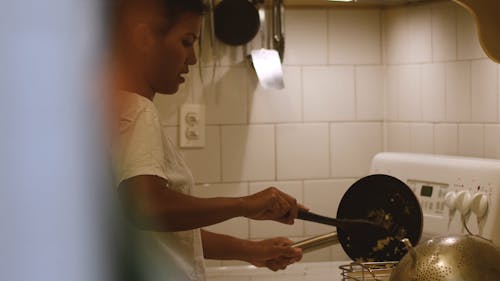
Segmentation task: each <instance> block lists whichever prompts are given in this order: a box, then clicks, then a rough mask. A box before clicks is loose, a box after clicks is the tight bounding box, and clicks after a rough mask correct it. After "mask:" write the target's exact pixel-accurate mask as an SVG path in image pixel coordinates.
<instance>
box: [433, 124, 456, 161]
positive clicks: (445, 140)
mask: <svg viewBox="0 0 500 281" xmlns="http://www.w3.org/2000/svg"><path fill="white" fill-rule="evenodd" d="M434 145H435V149H434V152H435V153H436V154H444V155H458V125H457V124H436V126H435V128H434Z"/></svg>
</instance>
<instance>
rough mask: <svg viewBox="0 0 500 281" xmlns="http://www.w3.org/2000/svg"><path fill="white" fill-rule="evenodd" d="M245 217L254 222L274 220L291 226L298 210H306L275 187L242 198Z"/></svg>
mask: <svg viewBox="0 0 500 281" xmlns="http://www.w3.org/2000/svg"><path fill="white" fill-rule="evenodd" d="M241 199H242V204H243V208H244V209H245V212H246V215H245V217H247V218H250V219H254V220H274V221H278V222H281V223H286V224H293V222H294V220H295V218H297V213H298V210H299V208H300V209H304V210H307V208H305V207H304V206H302V205H300V204H298V203H297V200H296V199H295V198H293V197H292V196H290V195H288V194H286V193H284V192H282V191H280V190H279V189H277V188H276V187H269V188H267V189H265V190H263V191H260V192H257V193H255V194H252V195H250V196H245V197H242V198H241Z"/></svg>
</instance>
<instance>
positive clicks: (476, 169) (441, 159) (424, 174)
mask: <svg viewBox="0 0 500 281" xmlns="http://www.w3.org/2000/svg"><path fill="white" fill-rule="evenodd" d="M370 174H388V175H391V176H394V177H396V178H398V179H400V180H401V181H403V182H405V183H406V184H408V186H409V187H410V188H411V189H412V190H413V192H414V193H415V195H416V196H417V198H418V199H419V202H420V204H421V206H422V211H423V214H424V227H423V236H422V239H421V241H424V240H426V239H428V238H430V237H433V236H439V235H452V234H466V233H467V232H466V229H465V228H464V227H463V224H462V217H463V218H464V219H465V221H466V223H467V226H468V228H469V229H470V231H472V233H474V234H479V235H481V236H483V237H485V238H487V239H490V240H492V241H493V243H495V244H496V245H500V206H499V205H500V160H489V159H479V158H466V157H451V156H438V155H426V154H410V153H386V152H384V153H379V154H377V155H376V156H375V157H374V158H373V160H372V165H371V168H370ZM349 263H350V261H334V262H315V263H296V264H293V265H290V266H289V267H288V268H287V269H286V270H284V271H279V272H271V271H269V270H267V269H262V268H255V267H253V266H229V267H213V268H208V271H207V276H208V280H209V281H267V280H269V281H271V280H273V281H281V280H283V281H285V280H287V281H290V280H291V281H324V280H332V281H341V280H345V281H347V280H373V278H371V277H370V276H367V277H366V278H364V279H363V278H357V279H354V278H352V279H351V278H347V279H342V275H341V273H342V271H341V270H340V269H339V266H343V265H347V264H349ZM382 280H387V279H382Z"/></svg>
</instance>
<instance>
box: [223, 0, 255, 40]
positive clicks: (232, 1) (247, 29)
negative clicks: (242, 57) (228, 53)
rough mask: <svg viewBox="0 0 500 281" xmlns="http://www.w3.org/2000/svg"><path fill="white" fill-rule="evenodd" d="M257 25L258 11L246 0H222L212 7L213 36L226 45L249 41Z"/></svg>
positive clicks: (253, 35)
mask: <svg viewBox="0 0 500 281" xmlns="http://www.w3.org/2000/svg"><path fill="white" fill-rule="evenodd" d="M259 26H260V19H259V12H258V11H257V8H256V7H255V5H254V4H253V3H250V2H249V1H248V0H222V1H221V2H220V3H219V4H217V6H216V7H215V9H214V29H215V36H217V38H218V39H219V40H220V41H222V42H224V43H226V44H228V45H232V46H238V45H244V44H246V43H248V42H250V41H251V40H252V39H253V38H254V37H255V35H256V34H257V32H258V31H259Z"/></svg>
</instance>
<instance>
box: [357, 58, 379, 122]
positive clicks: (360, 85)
mask: <svg viewBox="0 0 500 281" xmlns="http://www.w3.org/2000/svg"><path fill="white" fill-rule="evenodd" d="M355 79H356V119H357V120H379V121H380V120H383V117H384V72H383V68H382V67H381V66H357V67H356V78H355Z"/></svg>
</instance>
